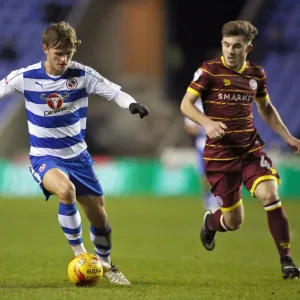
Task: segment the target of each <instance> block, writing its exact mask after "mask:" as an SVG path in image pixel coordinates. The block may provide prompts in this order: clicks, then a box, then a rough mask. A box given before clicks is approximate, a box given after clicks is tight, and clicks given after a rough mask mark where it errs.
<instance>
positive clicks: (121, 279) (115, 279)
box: [101, 261, 131, 285]
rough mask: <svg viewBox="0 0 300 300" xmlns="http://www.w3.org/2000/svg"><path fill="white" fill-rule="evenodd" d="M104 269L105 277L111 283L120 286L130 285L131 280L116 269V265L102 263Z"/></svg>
mask: <svg viewBox="0 0 300 300" xmlns="http://www.w3.org/2000/svg"><path fill="white" fill-rule="evenodd" d="M101 264H102V267H103V276H104V277H106V278H107V279H108V280H109V282H111V283H114V284H120V285H130V284H131V283H130V282H129V280H128V279H127V278H126V277H125V276H124V275H123V274H122V273H121V272H120V271H119V270H118V269H117V268H116V266H115V265H113V264H109V263H107V262H104V261H101Z"/></svg>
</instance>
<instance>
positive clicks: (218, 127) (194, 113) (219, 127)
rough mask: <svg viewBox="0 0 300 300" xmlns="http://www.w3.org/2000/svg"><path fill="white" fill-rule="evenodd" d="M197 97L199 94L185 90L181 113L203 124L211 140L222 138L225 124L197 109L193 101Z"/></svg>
mask: <svg viewBox="0 0 300 300" xmlns="http://www.w3.org/2000/svg"><path fill="white" fill-rule="evenodd" d="M198 97H199V95H194V94H192V93H190V92H186V94H185V95H184V97H183V99H182V102H181V106H180V109H181V111H182V113H183V114H184V115H185V116H186V117H187V118H189V119H190V120H192V121H193V122H195V123H197V124H199V125H201V126H203V127H204V128H205V131H206V134H207V136H208V137H209V138H211V139H213V140H217V139H220V138H222V137H223V136H224V135H225V131H224V129H226V128H227V127H226V125H225V124H223V123H222V122H215V121H213V120H212V119H210V118H209V117H208V116H206V115H205V114H203V113H202V112H201V111H200V110H199V109H197V107H196V106H195V102H196V100H197V99H198Z"/></svg>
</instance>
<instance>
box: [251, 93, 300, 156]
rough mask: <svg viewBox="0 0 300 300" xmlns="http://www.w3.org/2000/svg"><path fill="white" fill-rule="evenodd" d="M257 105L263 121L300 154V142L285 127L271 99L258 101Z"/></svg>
mask: <svg viewBox="0 0 300 300" xmlns="http://www.w3.org/2000/svg"><path fill="white" fill-rule="evenodd" d="M256 105H257V109H258V112H259V115H260V116H261V117H262V119H263V120H264V121H265V122H266V123H267V124H268V125H269V126H270V127H271V128H272V129H273V130H274V131H275V132H276V133H278V134H279V135H280V136H281V137H282V139H283V140H284V141H285V142H286V143H287V144H288V145H289V146H290V147H291V148H292V149H294V150H295V152H296V153H297V154H300V140H298V139H296V138H295V137H293V136H292V135H291V134H290V132H289V130H288V129H287V127H286V126H285V125H284V123H283V121H282V119H281V117H280V115H279V113H278V111H277V109H276V108H275V106H274V105H273V104H272V102H271V101H270V99H269V98H268V97H267V98H266V99H259V98H258V99H256Z"/></svg>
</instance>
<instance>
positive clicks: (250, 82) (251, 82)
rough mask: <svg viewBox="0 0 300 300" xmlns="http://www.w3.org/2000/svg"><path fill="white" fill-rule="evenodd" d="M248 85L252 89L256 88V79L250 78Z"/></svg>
mask: <svg viewBox="0 0 300 300" xmlns="http://www.w3.org/2000/svg"><path fill="white" fill-rule="evenodd" d="M249 86H250V87H251V89H252V90H253V91H256V90H257V81H256V80H255V79H250V81H249Z"/></svg>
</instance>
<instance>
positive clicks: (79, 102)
mask: <svg viewBox="0 0 300 300" xmlns="http://www.w3.org/2000/svg"><path fill="white" fill-rule="evenodd" d="M42 40H43V50H44V52H45V54H46V56H47V60H46V61H45V62H39V63H37V64H34V65H31V66H29V67H27V68H24V69H19V70H16V71H13V72H11V73H10V74H9V75H8V76H7V77H6V78H5V79H3V80H2V81H1V82H0V98H2V97H4V96H6V95H9V94H11V93H22V94H24V96H25V106H26V114H27V121H28V129H29V143H30V160H31V167H30V171H31V173H32V175H33V177H34V179H35V180H36V181H37V182H38V183H39V184H40V186H41V188H42V189H43V192H44V194H45V197H46V199H48V198H49V197H50V196H51V195H52V194H54V195H57V197H58V199H59V208H58V221H59V224H60V226H61V228H62V230H63V232H64V234H65V236H66V238H67V239H68V242H69V244H70V246H71V247H72V249H73V251H74V254H75V255H77V254H80V253H83V252H87V251H86V249H85V247H84V244H83V240H82V228H81V217H80V214H79V211H78V210H77V207H76V200H77V201H78V202H79V203H80V204H81V206H82V208H83V210H84V212H85V214H86V216H87V218H88V220H89V222H90V224H91V225H90V237H91V240H92V242H93V243H94V246H95V252H96V255H97V257H98V258H99V259H100V260H101V262H102V265H103V268H104V276H105V277H107V278H108V279H109V281H110V282H113V283H117V284H125V285H127V284H130V282H129V281H128V280H127V279H126V278H125V276H124V275H123V274H122V273H121V272H120V271H119V270H118V269H117V268H116V267H115V266H114V265H113V264H112V263H111V259H110V251H111V228H110V226H109V223H108V219H107V214H106V211H105V208H104V197H103V191H102V188H101V185H100V183H99V181H98V179H97V177H96V176H95V173H94V171H93V168H92V165H93V161H92V159H91V156H90V154H89V153H88V151H87V145H86V143H85V141H84V137H85V130H86V117H87V107H88V95H89V94H97V95H100V96H102V97H104V98H105V99H107V100H109V101H112V102H115V103H116V104H118V105H119V106H120V107H122V108H124V109H129V111H130V112H131V113H132V114H139V116H140V118H143V117H145V116H147V115H148V113H149V111H148V109H147V108H146V107H145V106H143V105H142V104H139V103H136V101H135V100H134V99H133V98H132V97H131V96H129V95H128V94H126V93H124V92H122V91H121V90H120V89H121V87H120V86H118V85H116V84H114V83H111V82H109V81H108V80H107V79H105V78H104V77H103V76H101V75H100V74H99V73H97V72H96V71H95V70H93V69H92V68H90V67H87V66H84V65H82V64H80V63H77V62H75V61H71V59H72V57H73V54H74V53H75V51H76V48H77V46H79V45H80V41H79V40H78V39H77V37H76V32H75V30H74V29H73V28H72V27H71V26H70V25H69V24H67V23H65V22H61V23H57V24H52V25H50V26H49V27H48V28H47V29H46V30H45V32H44V33H43V36H42Z"/></svg>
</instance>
